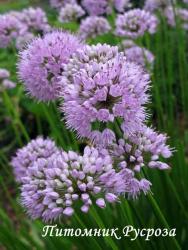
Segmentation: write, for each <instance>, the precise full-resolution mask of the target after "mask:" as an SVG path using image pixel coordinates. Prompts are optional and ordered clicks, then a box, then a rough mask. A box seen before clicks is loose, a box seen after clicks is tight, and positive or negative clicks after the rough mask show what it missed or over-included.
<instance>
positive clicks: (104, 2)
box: [82, 0, 112, 16]
mask: <svg viewBox="0 0 188 250" xmlns="http://www.w3.org/2000/svg"><path fill="white" fill-rule="evenodd" d="M82 6H83V7H84V8H85V9H86V10H87V12H88V13H89V15H91V16H100V15H103V14H109V13H110V12H111V11H112V9H111V5H110V1H108V0H100V1H96V0H82Z"/></svg>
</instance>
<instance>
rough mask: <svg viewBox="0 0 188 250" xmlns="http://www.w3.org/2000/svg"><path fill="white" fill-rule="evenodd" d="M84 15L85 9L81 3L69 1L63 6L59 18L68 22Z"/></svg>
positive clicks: (62, 21) (63, 21)
mask: <svg viewBox="0 0 188 250" xmlns="http://www.w3.org/2000/svg"><path fill="white" fill-rule="evenodd" d="M84 15H85V11H84V10H83V9H82V7H81V6H80V5H78V4H69V3H68V4H66V5H65V6H64V7H62V8H61V10H60V13H59V18H58V19H59V21H60V22H61V23H67V22H71V21H75V20H77V19H79V18H80V17H82V16H84Z"/></svg>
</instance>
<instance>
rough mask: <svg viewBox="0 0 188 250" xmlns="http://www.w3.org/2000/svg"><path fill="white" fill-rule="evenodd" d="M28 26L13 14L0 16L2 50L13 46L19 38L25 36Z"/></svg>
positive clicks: (0, 43)
mask: <svg viewBox="0 0 188 250" xmlns="http://www.w3.org/2000/svg"><path fill="white" fill-rule="evenodd" d="M25 30H26V26H25V25H22V24H21V23H20V22H19V21H18V20H17V18H15V17H14V16H13V15H11V14H5V15H0V48H6V47H8V46H11V45H12V44H13V42H14V40H15V39H16V38H17V36H19V35H21V34H23V33H24V32H25Z"/></svg>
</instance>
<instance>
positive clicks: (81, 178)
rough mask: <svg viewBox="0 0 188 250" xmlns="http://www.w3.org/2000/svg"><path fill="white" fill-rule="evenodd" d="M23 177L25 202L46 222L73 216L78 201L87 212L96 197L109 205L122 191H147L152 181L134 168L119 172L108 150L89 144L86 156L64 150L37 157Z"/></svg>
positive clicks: (33, 214) (134, 193) (102, 204)
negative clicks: (99, 150)
mask: <svg viewBox="0 0 188 250" xmlns="http://www.w3.org/2000/svg"><path fill="white" fill-rule="evenodd" d="M22 180H23V185H22V187H21V202H22V204H23V206H24V207H25V208H26V209H27V212H28V214H29V215H30V216H31V217H32V218H33V219H36V218H42V220H43V221H45V222H48V221H53V220H57V219H58V218H60V217H61V216H71V215H72V214H73V213H74V205H75V203H76V202H77V201H80V202H81V207H80V209H81V211H82V212H84V213H87V212H88V210H89V208H90V207H91V205H92V200H93V201H94V202H95V203H96V205H97V206H98V207H100V208H105V206H106V202H109V203H114V202H116V201H118V196H119V195H120V194H126V195H128V196H129V197H133V198H135V197H136V196H137V195H139V194H140V192H141V191H143V192H144V193H147V192H148V191H149V189H150V185H151V184H150V182H148V181H147V180H145V179H141V180H140V181H139V180H137V179H136V178H135V177H134V173H133V171H131V170H128V169H119V171H118V170H117V172H116V171H115V170H114V169H113V165H112V161H111V157H110V156H109V155H108V153H107V152H104V151H103V154H100V153H99V152H98V150H96V149H95V148H93V147H88V146H87V147H86V148H85V149H84V154H83V156H81V155H79V154H77V153H75V152H73V151H69V152H68V153H66V152H65V151H61V152H58V153H56V154H54V155H52V156H51V157H50V158H49V159H47V160H46V159H45V158H41V159H38V160H36V161H34V162H33V164H32V165H31V166H30V167H29V168H28V171H27V175H26V176H25V177H24V178H22ZM146 186H147V187H146ZM146 188H147V190H146ZM92 198H94V199H92Z"/></svg>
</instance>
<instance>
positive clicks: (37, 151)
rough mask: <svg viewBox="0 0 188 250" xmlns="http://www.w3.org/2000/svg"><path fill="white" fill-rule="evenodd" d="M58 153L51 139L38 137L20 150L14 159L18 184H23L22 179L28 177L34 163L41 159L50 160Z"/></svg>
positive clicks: (12, 163) (13, 164)
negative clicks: (29, 169) (28, 171)
mask: <svg viewBox="0 0 188 250" xmlns="http://www.w3.org/2000/svg"><path fill="white" fill-rule="evenodd" d="M57 151H58V148H57V147H56V145H55V142H54V141H52V140H50V139H43V138H42V137H38V138H36V139H35V140H31V141H30V142H29V143H28V144H27V146H25V147H23V148H21V149H19V150H18V151H17V153H16V156H15V157H13V158H12V161H11V165H12V166H13V171H14V175H15V177H16V180H17V181H18V182H20V183H21V182H22V178H23V177H25V176H27V170H28V168H29V167H30V166H32V164H33V162H34V161H37V160H39V159H41V158H42V159H46V160H47V159H48V158H49V157H50V156H52V155H53V154H54V153H56V152H57Z"/></svg>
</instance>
